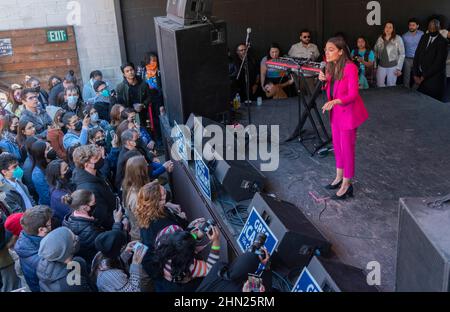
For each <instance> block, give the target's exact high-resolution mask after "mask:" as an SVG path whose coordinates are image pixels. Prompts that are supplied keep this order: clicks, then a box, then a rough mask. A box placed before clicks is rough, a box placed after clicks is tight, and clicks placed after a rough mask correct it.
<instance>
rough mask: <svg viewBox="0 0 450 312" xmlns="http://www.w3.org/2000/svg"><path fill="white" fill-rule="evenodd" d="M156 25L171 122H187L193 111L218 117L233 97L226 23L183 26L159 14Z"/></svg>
mask: <svg viewBox="0 0 450 312" xmlns="http://www.w3.org/2000/svg"><path fill="white" fill-rule="evenodd" d="M155 28H156V40H157V45H158V54H159V56H160V65H161V78H162V85H163V95H164V101H165V104H166V109H167V111H168V114H169V119H170V121H172V120H176V121H177V122H178V123H179V124H181V123H184V122H186V120H187V118H188V117H189V114H190V113H195V114H198V115H201V116H205V117H208V118H211V119H217V117H218V115H219V114H221V113H223V112H226V111H227V110H228V106H229V104H228V103H229V96H230V92H229V89H230V86H229V78H228V59H227V44H226V37H227V36H226V24H225V23H224V22H216V23H215V24H214V25H212V24H199V25H194V26H183V25H180V24H177V23H175V22H174V21H172V20H170V19H168V18H167V17H156V18H155Z"/></svg>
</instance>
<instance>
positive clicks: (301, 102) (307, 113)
mask: <svg viewBox="0 0 450 312" xmlns="http://www.w3.org/2000/svg"><path fill="white" fill-rule="evenodd" d="M294 76H295V77H296V79H295V86H296V88H297V95H298V120H299V123H298V125H297V127H296V128H295V130H294V132H293V134H292V135H291V136H290V137H289V139H287V140H286V142H291V141H293V140H295V139H299V141H300V143H302V145H303V147H304V148H305V149H306V150H307V151H308V152H309V153H310V154H311V156H314V155H315V154H316V153H317V152H318V151H319V150H321V149H323V148H324V147H325V146H326V145H328V144H329V143H330V142H331V138H330V136H329V134H328V131H327V129H326V128H325V125H324V123H323V120H322V116H321V115H320V113H319V110H318V109H317V102H316V100H317V98H318V97H319V95H320V93H321V92H322V83H321V82H320V81H318V82H317V84H316V86H315V88H314V91H313V92H311V90H310V89H309V86H308V84H307V82H306V78H305V75H304V72H303V71H301V70H300V71H299V72H298V73H296V75H294ZM302 84H303V85H304V89H305V90H306V93H307V94H311V98H310V100H309V101H307V100H306V97H305V94H304V92H303V91H302V88H301V86H302ZM302 107H303V108H304V112H302V110H303V109H302ZM313 111H314V112H315V117H316V119H317V121H318V122H319V127H320V129H321V130H322V134H321V133H320V131H319V128H318V126H317V123H316V121H315V120H314V117H313V114H312V112H313ZM307 120H309V121H310V123H311V126H312V128H313V130H314V135H313V136H312V137H308V138H305V137H304V134H305V132H306V131H305V130H304V127H305V125H306V121H307ZM309 140H316V141H317V144H314V149H313V150H311V149H309V148H308V147H307V146H306V145H305V142H306V141H309Z"/></svg>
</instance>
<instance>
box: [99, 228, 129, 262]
mask: <svg viewBox="0 0 450 312" xmlns="http://www.w3.org/2000/svg"><path fill="white" fill-rule="evenodd" d="M126 243H127V236H126V235H125V233H124V232H122V231H107V232H103V233H101V234H100V235H98V236H97V238H96V239H95V248H97V250H98V251H101V252H102V254H103V255H104V256H105V257H107V258H111V259H115V258H118V257H119V256H120V252H121V251H122V247H123V246H124V245H125V244H126Z"/></svg>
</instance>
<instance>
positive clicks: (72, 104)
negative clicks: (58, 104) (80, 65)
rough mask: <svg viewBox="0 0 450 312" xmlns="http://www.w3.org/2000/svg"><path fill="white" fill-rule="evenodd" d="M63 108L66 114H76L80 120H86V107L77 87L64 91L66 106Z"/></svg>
mask: <svg viewBox="0 0 450 312" xmlns="http://www.w3.org/2000/svg"><path fill="white" fill-rule="evenodd" d="M62 108H63V109H64V110H65V111H66V112H69V113H74V114H75V115H77V116H78V117H79V118H80V119H83V118H84V115H83V111H84V110H85V105H84V104H83V101H81V99H80V96H79V94H78V89H77V88H76V87H73V86H71V87H68V88H66V89H65V90H64V104H63V105H62Z"/></svg>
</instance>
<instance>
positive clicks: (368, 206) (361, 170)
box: [242, 87, 450, 291]
mask: <svg viewBox="0 0 450 312" xmlns="http://www.w3.org/2000/svg"><path fill="white" fill-rule="evenodd" d="M362 96H363V99H364V101H365V104H366V107H367V109H368V111H369V114H370V118H369V121H368V122H367V123H365V124H364V125H363V126H362V127H361V128H360V129H359V131H358V142H357V154H356V155H357V165H356V179H355V181H354V186H355V198H354V199H350V200H348V201H345V202H336V201H331V200H325V201H323V202H317V201H316V200H315V199H314V198H313V196H312V195H311V194H313V195H314V197H317V198H326V197H329V196H331V195H332V194H333V193H332V192H328V191H326V190H325V189H324V188H323V186H324V185H326V184H328V183H330V182H331V181H332V180H333V178H334V175H335V162H334V156H333V155H330V156H328V157H326V158H319V157H317V156H316V157H313V158H312V157H310V154H309V153H308V152H307V151H306V150H305V149H304V147H303V146H302V145H301V144H300V143H299V142H298V141H293V142H291V143H283V142H284V141H285V139H286V138H288V137H289V135H290V134H291V133H292V131H293V130H294V128H295V126H296V123H297V117H296V116H298V112H297V100H296V98H291V99H287V100H278V101H274V100H272V101H265V102H264V103H263V105H262V106H261V107H253V108H252V119H253V120H252V122H253V123H254V124H256V125H280V142H281V143H280V166H279V169H278V170H277V171H275V172H266V173H265V175H266V176H267V177H268V181H269V182H268V188H267V190H266V191H268V192H269V193H274V194H276V195H278V196H279V197H280V198H281V199H284V200H286V201H289V202H292V203H294V204H295V205H296V206H297V207H298V208H299V209H301V210H302V211H303V212H304V213H305V214H306V215H307V216H308V217H309V219H310V220H311V221H312V222H313V223H314V224H315V225H316V226H317V227H318V228H319V229H320V230H321V231H322V233H323V234H324V235H325V236H326V237H327V238H328V239H329V240H330V241H331V242H332V244H333V251H334V252H335V253H336V255H337V256H338V257H339V259H340V260H341V261H342V262H344V263H347V264H350V265H353V266H356V267H359V268H362V269H366V266H367V264H368V263H369V262H371V261H378V262H379V263H380V264H381V274H382V275H381V286H380V289H381V290H382V291H393V290H394V289H395V266H396V254H397V252H396V245H397V231H398V207H399V198H401V197H428V196H430V197H432V196H441V195H445V194H447V193H450V156H449V155H450V104H449V103H447V104H444V103H441V102H438V101H435V100H433V99H431V98H429V97H426V96H424V95H422V94H420V93H417V92H414V91H410V90H407V89H404V88H401V87H399V88H387V89H373V90H368V91H364V92H362ZM322 101H323V98H322V97H321V98H320V99H319V101H318V102H319V103H321V102H322ZM319 106H320V107H321V105H320V104H319ZM245 118H246V116H245V115H243V116H242V123H243V124H245V123H246V122H245V120H246V119H245ZM324 121H325V123H326V124H327V127H328V128H329V121H328V117H326V118H325V119H324Z"/></svg>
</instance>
